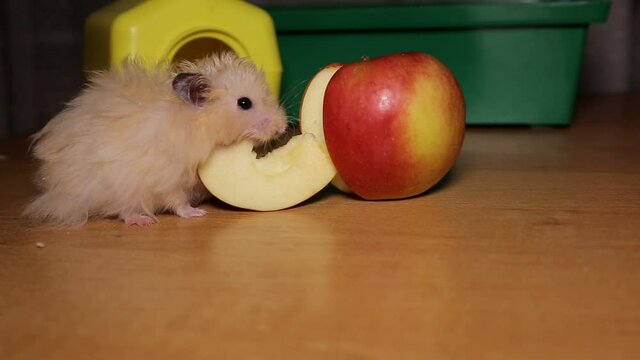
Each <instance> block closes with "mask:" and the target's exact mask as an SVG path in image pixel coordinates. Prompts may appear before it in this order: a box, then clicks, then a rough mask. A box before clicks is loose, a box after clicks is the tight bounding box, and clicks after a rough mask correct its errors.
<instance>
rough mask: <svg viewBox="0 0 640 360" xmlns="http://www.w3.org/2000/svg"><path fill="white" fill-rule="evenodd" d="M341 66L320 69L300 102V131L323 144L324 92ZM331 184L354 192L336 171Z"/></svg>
mask: <svg viewBox="0 0 640 360" xmlns="http://www.w3.org/2000/svg"><path fill="white" fill-rule="evenodd" d="M341 67H342V64H340V63H333V64H329V65H327V66H325V67H323V68H322V69H320V71H318V72H317V73H316V74H315V75H314V76H313V77H312V78H311V80H309V83H308V84H307V88H306V89H305V91H304V95H303V96H302V100H301V102H300V132H302V133H303V134H313V135H315V137H316V138H317V139H318V141H320V142H321V143H322V144H323V145H325V140H324V129H323V113H322V111H323V110H322V108H323V103H324V93H325V90H326V89H327V85H328V84H329V81H330V80H331V78H332V77H333V74H335V73H336V71H338V70H339V69H340V68H341ZM325 146H326V145H325ZM331 185H333V186H335V187H336V188H338V189H339V190H340V191H342V192H345V193H349V194H351V193H352V191H351V189H349V187H348V186H347V184H345V182H344V180H342V178H341V177H340V174H337V173H336V176H335V177H334V178H333V179H332V180H331Z"/></svg>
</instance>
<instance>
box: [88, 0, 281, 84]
mask: <svg viewBox="0 0 640 360" xmlns="http://www.w3.org/2000/svg"><path fill="white" fill-rule="evenodd" d="M84 42H85V50H84V67H85V70H98V69H106V68H109V67H111V66H114V65H118V64H120V63H121V62H122V60H124V59H126V58H127V57H128V56H132V55H134V56H136V57H140V58H142V59H144V60H146V61H151V62H153V61H157V60H167V59H168V60H170V61H172V62H174V61H178V60H182V59H187V60H194V59H197V58H200V57H203V56H205V55H207V54H210V53H212V52H219V51H223V50H231V51H234V52H235V53H236V54H237V55H238V56H241V57H247V58H250V59H251V60H253V61H254V62H255V63H256V65H257V66H258V67H259V68H261V69H262V70H264V72H265V75H266V77H267V82H268V83H269V86H270V88H271V91H272V92H273V94H275V95H276V96H278V95H279V93H280V81H281V77H282V63H281V60H280V53H279V51H278V44H277V40H276V34H275V29H274V25H273V21H272V19H271V17H270V16H269V14H268V13H267V12H266V11H264V10H262V9H260V8H258V7H256V6H254V5H252V4H249V3H246V2H244V1H241V0H179V1H177V0H146V1H145V0H119V1H115V2H113V3H111V4H109V5H107V6H105V7H104V8H102V9H100V10H98V11H96V12H94V13H93V14H91V15H90V16H89V17H88V18H87V20H86V22H85V40H84Z"/></svg>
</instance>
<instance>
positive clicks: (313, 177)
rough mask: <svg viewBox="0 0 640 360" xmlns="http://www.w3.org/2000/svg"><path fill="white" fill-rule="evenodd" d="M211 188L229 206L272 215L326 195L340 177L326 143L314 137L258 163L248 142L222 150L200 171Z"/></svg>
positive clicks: (293, 141)
mask: <svg viewBox="0 0 640 360" xmlns="http://www.w3.org/2000/svg"><path fill="white" fill-rule="evenodd" d="M198 174H199V175H200V179H201V180H202V183H203V184H204V185H205V187H206V188H207V189H208V190H209V191H210V192H211V193H212V194H213V195H214V196H215V197H217V198H218V199H220V200H222V201H224V202H225V203H227V204H230V205H233V206H236V207H239V208H243V209H250V210H258V211H272V210H280V209H285V208H288V207H291V206H294V205H297V204H299V203H301V202H303V201H305V200H307V199H308V198H310V197H311V196H313V195H315V194H316V193H317V192H319V191H320V190H322V189H323V188H324V187H325V186H327V184H329V182H330V181H331V179H333V177H334V176H335V175H336V170H335V167H334V166H333V163H332V162H331V159H330V158H329V154H328V152H327V148H326V146H325V145H324V142H320V141H318V140H316V138H315V136H314V135H313V134H302V135H297V136H294V137H292V138H291V139H290V140H289V142H288V143H287V144H286V145H284V146H282V147H279V148H277V149H275V150H273V151H272V152H270V153H268V154H267V155H265V156H264V157H261V158H260V159H257V158H256V153H255V152H254V151H253V144H252V143H251V142H250V141H248V140H247V141H242V142H238V143H235V144H233V145H230V146H225V147H221V148H218V149H217V150H216V151H214V152H213V154H212V155H211V156H210V157H209V159H208V160H207V161H206V162H205V163H203V164H202V165H201V166H200V167H199V168H198Z"/></svg>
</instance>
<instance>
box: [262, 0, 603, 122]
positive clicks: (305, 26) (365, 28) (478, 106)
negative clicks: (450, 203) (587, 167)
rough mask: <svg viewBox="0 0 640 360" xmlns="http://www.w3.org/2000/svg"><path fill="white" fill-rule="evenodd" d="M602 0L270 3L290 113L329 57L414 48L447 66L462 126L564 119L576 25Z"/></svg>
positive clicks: (594, 15)
mask: <svg viewBox="0 0 640 360" xmlns="http://www.w3.org/2000/svg"><path fill="white" fill-rule="evenodd" d="M609 5H610V3H609V1H608V0H579V1H573V0H562V1H554V0H542V1H534V2H521V1H518V2H470V1H466V2H464V1H463V2H458V3H437V4H433V3H430V4H420V5H416V4H412V5H395V6H373V5H367V6H352V7H317V6H316V7H308V6H307V7H299V6H298V7H271V8H267V11H268V12H269V13H270V14H271V16H272V17H273V20H274V22H275V25H276V32H277V36H278V45H279V48H280V55H281V57H282V63H283V78H282V92H281V97H282V99H283V101H284V102H285V105H286V107H287V111H288V112H289V114H290V115H292V116H294V117H297V116H298V110H299V109H298V107H299V104H300V99H301V97H302V93H303V91H304V88H305V86H306V84H307V82H308V81H309V79H310V78H311V77H312V76H313V75H314V74H315V73H316V72H317V71H318V70H319V69H320V68H322V67H323V66H325V65H327V64H329V63H332V62H343V63H347V62H353V61H357V60H358V59H360V58H361V57H362V56H363V55H367V56H369V57H376V56H381V55H384V54H389V53H396V52H402V51H423V52H426V53H429V54H432V55H434V56H436V57H437V58H439V59H440V60H441V61H442V62H444V63H445V64H446V65H447V66H449V67H450V68H451V70H452V71H453V72H454V73H455V75H456V77H457V79H458V81H459V82H460V85H461V87H462V90H463V92H464V95H465V99H466V103H467V124H474V125H481V124H482V125H500V124H502V125H568V124H570V122H571V118H572V113H573V105H574V101H575V97H576V93H577V88H578V81H579V77H580V68H581V65H582V57H583V50H584V44H585V37H586V30H587V28H588V26H589V24H591V23H595V22H603V21H606V19H607V16H608V13H609Z"/></svg>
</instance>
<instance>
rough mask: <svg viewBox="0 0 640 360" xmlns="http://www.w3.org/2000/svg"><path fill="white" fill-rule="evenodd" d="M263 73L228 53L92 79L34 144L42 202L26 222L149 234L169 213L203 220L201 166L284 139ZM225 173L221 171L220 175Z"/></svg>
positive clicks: (131, 66)
mask: <svg viewBox="0 0 640 360" xmlns="http://www.w3.org/2000/svg"><path fill="white" fill-rule="evenodd" d="M286 125H287V120H286V115H285V112H284V110H283V108H282V107H281V106H280V104H279V103H278V101H277V100H276V99H275V98H274V96H273V95H272V94H271V93H270V91H269V88H268V86H267V83H266V80H265V77H264V74H263V73H262V72H261V71H259V70H258V69H257V68H256V67H255V65H254V64H253V63H252V62H250V61H249V60H246V59H241V58H238V57H237V56H236V55H234V54H232V53H223V54H218V55H212V56H210V57H207V58H204V59H201V60H198V61H195V62H186V61H185V62H182V63H180V64H178V65H175V66H172V67H163V66H157V67H156V68H155V69H152V70H146V68H145V67H143V66H141V65H139V64H137V63H136V62H135V61H129V62H127V63H126V64H125V65H124V66H123V67H122V69H120V70H110V71H106V72H100V73H96V74H95V75H94V76H93V77H92V78H91V79H90V81H89V83H88V86H87V87H86V88H85V89H84V90H83V91H82V92H81V93H80V95H79V96H78V97H76V98H75V99H73V100H72V101H71V102H70V103H69V104H68V106H67V107H66V108H65V109H64V110H63V111H62V112H61V113H60V114H58V115H57V116H56V117H54V118H53V119H52V120H51V121H50V122H49V123H48V124H47V125H46V126H45V127H44V128H43V129H42V130H41V131H39V132H38V133H36V134H35V135H34V136H33V155H34V157H35V158H36V159H37V160H39V161H40V167H39V170H38V174H37V177H36V182H37V184H38V185H39V186H40V188H41V191H42V192H41V194H40V195H39V196H38V197H37V198H35V199H34V200H33V201H32V202H31V203H30V204H29V205H28V206H27V208H26V210H25V214H26V215H27V216H30V217H31V218H34V219H37V220H45V221H52V222H54V223H58V224H62V225H81V224H83V223H85V222H86V221H87V219H88V218H91V217H119V218H121V219H122V220H124V221H125V223H126V224H127V225H133V224H135V225H140V226H146V225H150V224H153V223H154V222H156V217H155V215H156V214H157V213H160V212H164V211H169V212H173V213H175V214H177V215H178V216H181V217H193V216H203V215H205V211H204V210H202V209H199V208H194V207H192V205H195V204H196V203H198V202H200V201H202V199H203V195H204V194H206V192H205V191H203V188H202V186H201V184H199V179H198V175H197V167H198V165H199V164H200V163H201V162H203V161H204V160H206V159H207V157H208V156H209V155H210V154H211V152H212V151H214V149H215V147H216V146H219V145H226V144H230V143H233V142H235V141H238V140H240V139H245V138H249V139H252V140H253V141H254V142H255V143H256V144H259V143H262V142H266V141H268V140H270V139H272V138H274V137H276V136H278V135H279V134H281V133H283V132H284V131H285V128H286ZM220 171H224V169H220Z"/></svg>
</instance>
